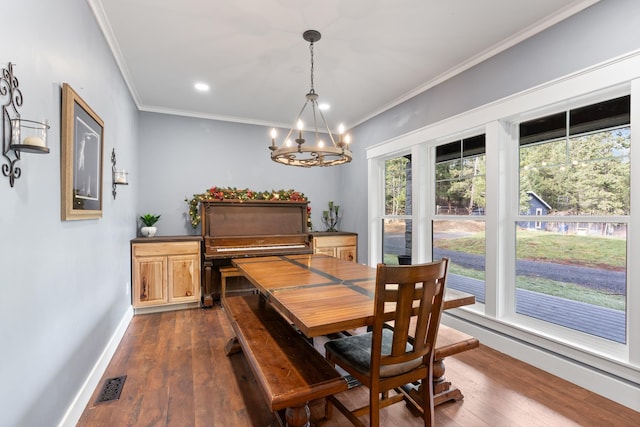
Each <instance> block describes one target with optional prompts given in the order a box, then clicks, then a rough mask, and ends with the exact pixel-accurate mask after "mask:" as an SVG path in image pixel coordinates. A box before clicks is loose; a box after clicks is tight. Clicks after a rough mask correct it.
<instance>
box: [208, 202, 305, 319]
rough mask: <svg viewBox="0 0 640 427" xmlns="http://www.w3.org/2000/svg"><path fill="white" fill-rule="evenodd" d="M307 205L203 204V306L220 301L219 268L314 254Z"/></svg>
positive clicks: (291, 203)
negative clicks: (265, 258)
mask: <svg viewBox="0 0 640 427" xmlns="http://www.w3.org/2000/svg"><path fill="white" fill-rule="evenodd" d="M307 203H308V202H306V201H280V200H251V201H239V200H212V201H202V202H200V217H201V218H202V236H203V241H204V251H203V264H202V272H203V284H202V288H203V289H202V291H203V305H204V306H205V307H208V306H211V305H212V304H213V300H214V299H218V298H220V289H221V288H220V268H221V267H225V266H230V265H231V259H233V258H238V257H255V256H272V255H292V254H309V253H312V252H313V249H312V247H311V241H310V237H309V232H308V228H307ZM233 291H234V290H233V289H230V290H229V292H233ZM238 291H242V289H239V290H238Z"/></svg>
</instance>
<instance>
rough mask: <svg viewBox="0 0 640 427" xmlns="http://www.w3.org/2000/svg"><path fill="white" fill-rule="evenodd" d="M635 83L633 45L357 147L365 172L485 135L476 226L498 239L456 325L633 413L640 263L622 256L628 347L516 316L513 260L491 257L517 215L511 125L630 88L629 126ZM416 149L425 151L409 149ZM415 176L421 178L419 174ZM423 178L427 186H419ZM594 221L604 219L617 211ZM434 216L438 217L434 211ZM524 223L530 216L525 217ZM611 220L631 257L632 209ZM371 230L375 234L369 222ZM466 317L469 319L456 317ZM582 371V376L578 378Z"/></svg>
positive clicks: (639, 92)
mask: <svg viewBox="0 0 640 427" xmlns="http://www.w3.org/2000/svg"><path fill="white" fill-rule="evenodd" d="M639 82H640V50H636V51H634V52H631V53H628V54H626V55H622V56H620V57H617V58H614V59H612V60H610V61H607V62H603V63H601V64H597V65H594V66H592V67H589V68H588V69H585V70H581V71H579V72H576V73H573V74H571V75H568V76H564V77H561V78H558V79H556V80H554V81H551V82H548V83H545V84H542V85H539V86H537V87H534V88H530V89H527V90H524V91H522V92H520V93H518V94H514V95H511V96H509V97H506V98H503V99H500V100H496V101H494V102H492V103H489V104H486V105H484V106H481V107H478V108H475V109H473V110H469V111H466V112H463V113H461V114H458V115H456V116H452V117H449V118H446V119H444V120H441V121H439V122H437V123H433V124H431V125H428V126H425V127H423V128H420V129H416V130H414V131H411V132H407V133H406V134H404V135H400V136H398V137H395V138H392V139H389V140H387V141H384V142H382V143H379V144H376V145H373V146H371V147H369V148H367V150H366V156H367V159H368V160H369V167H370V168H371V167H372V165H377V167H380V166H379V165H380V163H381V162H383V159H385V158H388V156H390V155H392V154H394V153H398V152H407V151H409V150H412V153H414V154H415V156H416V157H415V158H414V157H412V162H415V164H416V165H418V164H420V165H425V164H426V165H429V164H433V161H432V156H433V151H434V149H433V147H434V146H437V145H438V144H441V143H445V142H449V141H450V140H453V139H458V138H459V137H461V135H470V134H478V133H485V134H486V135H487V146H486V153H487V157H488V163H487V196H486V197H487V198H486V200H487V209H488V210H489V211H490V212H491V214H489V215H486V230H485V232H486V233H487V235H492V236H496V235H497V236H498V238H499V240H495V239H493V240H491V239H488V240H487V247H486V251H487V256H486V273H487V274H486V277H485V279H486V283H487V285H488V286H487V293H486V295H485V296H486V303H485V304H484V305H481V304H476V305H475V306H474V307H472V308H470V309H465V310H460V311H459V312H460V313H462V314H459V323H461V324H463V325H466V329H467V330H465V327H462V326H461V327H459V329H461V330H465V332H468V333H472V334H475V333H476V332H477V333H478V334H480V332H479V331H475V329H474V332H470V331H469V330H471V329H473V328H479V329H480V330H482V331H483V332H482V336H479V338H480V339H481V342H484V343H485V344H487V345H489V346H492V347H495V348H496V349H498V350H500V351H504V352H505V353H507V354H512V355H514V356H515V357H519V358H521V359H522V360H524V361H526V362H528V363H531V364H533V365H535V366H538V367H541V368H543V369H545V370H547V371H549V372H551V373H553V374H555V375H558V376H560V377H562V378H565V379H567V380H569V381H572V382H574V383H576V384H579V385H581V386H583V387H585V388H589V389H591V390H592V391H594V392H596V393H599V394H602V395H604V396H606V397H608V398H611V399H613V400H615V401H618V402H620V403H622V404H624V405H627V406H629V407H631V408H633V409H635V410H640V339H639V338H638V331H640V310H638V307H640V298H638V297H639V296H640V289H636V288H637V287H634V286H632V284H633V283H635V282H637V278H638V277H640V264H638V263H632V262H631V261H629V262H628V265H627V274H628V276H627V283H628V284H629V285H628V286H627V308H626V312H627V319H628V320H627V344H620V343H616V342H611V341H609V340H605V339H602V338H598V337H595V336H590V335H588V334H584V333H580V332H577V331H572V330H568V329H567V328H562V327H560V326H557V325H553V324H549V323H548V322H542V321H536V320H532V319H531V318H528V317H526V316H520V315H517V314H515V310H514V304H515V303H514V301H515V298H514V292H515V290H514V284H513V283H512V280H511V278H513V277H515V271H513V270H514V268H515V266H514V263H512V262H506V263H500V262H499V260H500V259H506V258H507V257H508V256H512V255H511V254H513V253H515V230H514V227H513V224H514V223H515V222H516V221H517V220H518V219H519V218H521V215H519V212H518V211H517V204H514V203H512V201H513V200H517V199H518V188H517V179H514V177H517V173H518V171H517V165H518V164H519V163H518V152H517V147H518V145H517V143H514V141H517V138H518V135H517V134H518V126H517V124H518V123H519V121H521V120H526V119H528V118H531V117H534V116H536V115H537V114H544V113H548V112H553V111H556V112H557V111H562V110H563V109H566V108H575V106H577V105H587V104H589V103H595V102H600V101H603V100H606V99H610V98H611V97H618V96H622V95H625V94H629V93H631V99H632V106H631V122H632V123H635V120H634V119H637V118H638V117H640V116H639V110H640V107H639V105H640V83H639ZM636 124H637V123H636ZM636 127H637V126H636ZM635 138H638V135H637V134H636V133H633V132H632V139H633V141H632V145H633V146H635V145H638V144H635V145H634V144H633V142H634V141H635V142H637V141H636V140H635ZM417 147H426V148H427V149H426V150H421V149H416V148H417ZM425 162H426V163H425ZM638 166H640V162H637V161H636V162H635V163H634V162H633V161H632V165H631V182H634V183H637V182H640V168H639V167H638ZM420 176H421V179H422V178H423V176H422V175H420ZM432 181H433V179H432V178H429V179H427V180H426V181H424V182H423V188H421V189H419V190H416V191H414V202H415V201H417V200H418V199H419V197H430V199H427V200H425V201H420V206H422V204H423V203H424V204H425V205H426V206H427V212H425V213H424V214H425V215H426V219H425V221H428V219H429V217H430V216H433V215H430V214H429V208H428V206H430V200H433V197H432V195H429V194H428V193H429V192H430V191H431V192H432V191H433V188H431V187H432V186H433V183H432ZM425 183H429V185H428V186H427V187H425V186H424V184H425ZM375 185H376V184H375V182H374V181H369V194H371V195H374V194H378V193H379V192H380V191H382V190H381V188H383V187H379V188H375ZM378 185H379V184H378ZM631 191H632V194H631V200H632V206H631V212H636V213H637V212H638V211H640V186H636V187H633V188H632V190H631ZM634 196H638V197H634ZM634 206H635V209H634ZM369 208H370V209H376V210H374V211H373V212H370V217H373V216H374V215H379V214H380V212H379V209H380V208H379V207H378V206H375V205H370V206H369ZM414 208H415V206H414ZM414 214H418V218H420V220H422V219H423V218H422V216H421V215H422V213H421V212H420V211H418V212H414ZM603 218H604V219H606V220H607V221H610V220H612V218H614V219H615V218H617V217H603ZM438 219H446V218H445V217H441V216H439V217H438ZM535 219H539V217H536V218H535ZM563 219H571V218H563ZM578 219H584V218H583V217H580V218H578ZM598 219H599V217H590V218H589V220H590V221H597V220H598ZM526 220H531V218H530V217H527V218H526ZM620 220H621V222H625V223H628V228H627V230H628V235H627V245H628V246H627V257H628V259H629V260H632V259H633V257H634V256H637V253H636V252H638V250H639V249H638V248H637V247H636V246H634V242H637V241H640V239H638V233H640V231H639V230H640V215H636V214H634V215H632V216H630V217H620ZM370 231H374V230H373V227H372V224H370ZM422 231H424V229H423V230H422ZM414 237H415V236H414ZM420 238H424V236H420ZM418 241H419V239H416V238H414V245H415V244H416V242H418ZM370 244H371V245H372V246H373V247H371V248H370V252H371V253H374V252H375V251H378V250H379V246H378V245H379V244H380V241H379V240H377V241H376V240H371V241H370ZM505 255H506V256H505ZM634 278H635V279H634ZM465 320H466V321H468V322H470V323H468V324H466V323H464V322H465ZM536 322H537V323H536ZM456 327H457V326H456ZM483 337H484V338H483ZM585 373H589V375H587V376H584V374H585ZM594 378H595V379H594ZM594 384H595V385H594Z"/></svg>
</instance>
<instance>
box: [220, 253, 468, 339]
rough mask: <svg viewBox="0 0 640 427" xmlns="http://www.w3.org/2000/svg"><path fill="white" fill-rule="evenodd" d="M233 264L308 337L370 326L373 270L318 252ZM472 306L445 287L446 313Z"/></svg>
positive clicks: (241, 260)
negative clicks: (450, 310)
mask: <svg viewBox="0 0 640 427" xmlns="http://www.w3.org/2000/svg"><path fill="white" fill-rule="evenodd" d="M232 263H233V265H234V266H235V267H236V268H238V270H239V271H240V272H241V273H242V274H243V275H244V276H245V278H247V279H248V280H249V281H250V282H251V283H252V284H253V285H254V286H255V287H256V288H257V289H258V290H259V291H260V293H261V294H262V295H263V296H264V297H265V298H266V299H267V301H269V302H270V303H271V304H272V305H273V306H274V307H275V308H276V309H277V310H278V311H279V312H280V313H281V314H282V315H283V316H284V317H286V318H287V319H289V320H290V321H291V322H292V323H293V324H294V325H295V326H296V327H297V328H298V329H299V330H300V331H301V332H302V333H303V334H304V335H305V336H307V337H309V338H311V337H315V336H320V335H327V334H331V333H337V332H341V331H345V330H349V329H355V328H359V327H363V326H369V325H372V324H373V308H374V303H373V298H374V294H375V283H376V269H375V268H372V267H368V266H366V265H362V264H357V263H355V262H351V261H345V260H341V259H339V258H335V257H331V256H327V255H320V254H305V255H286V256H270V257H256V258H236V259H234V260H233V261H232ZM474 303H475V297H474V296H473V295H471V294H467V293H464V292H460V291H457V290H455V289H449V288H447V290H446V293H445V297H444V309H445V310H446V309H451V308H456V307H461V306H464V305H470V304H474Z"/></svg>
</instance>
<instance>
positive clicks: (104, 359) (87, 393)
mask: <svg viewBox="0 0 640 427" xmlns="http://www.w3.org/2000/svg"><path fill="white" fill-rule="evenodd" d="M132 318H133V308H132V307H129V308H128V309H127V311H125V313H124V315H123V316H122V319H120V323H119V324H118V327H117V328H116V330H115V331H114V333H113V335H112V336H111V339H110V340H109V342H108V343H107V345H106V347H105V348H104V350H103V351H102V354H101V355H100V357H99V358H98V360H97V361H96V363H95V365H94V366H93V369H91V372H90V373H89V375H88V376H87V379H86V380H85V381H84V384H82V387H80V390H78V393H77V394H76V397H75V398H74V399H73V402H71V405H69V407H68V408H67V411H66V412H65V414H64V416H63V417H62V419H61V420H60V423H59V424H58V427H73V426H75V425H76V424H77V423H78V421H79V420H80V417H81V416H82V413H83V412H84V410H85V408H86V406H87V404H88V403H89V400H90V399H91V396H92V395H93V392H94V391H95V390H96V387H98V384H99V383H100V379H102V375H104V373H105V371H106V370H107V367H108V366H109V362H110V361H111V358H112V357H113V355H114V354H115V352H116V350H117V348H118V345H119V344H120V341H121V340H122V337H124V334H125V332H126V331H127V327H128V326H129V323H131V319H132Z"/></svg>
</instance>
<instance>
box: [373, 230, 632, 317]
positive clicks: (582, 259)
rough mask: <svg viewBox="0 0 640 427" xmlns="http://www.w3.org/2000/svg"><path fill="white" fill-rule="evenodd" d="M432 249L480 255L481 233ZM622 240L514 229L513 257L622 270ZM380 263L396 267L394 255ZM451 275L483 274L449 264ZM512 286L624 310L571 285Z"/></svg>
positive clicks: (524, 282)
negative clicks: (516, 230) (515, 246)
mask: <svg viewBox="0 0 640 427" xmlns="http://www.w3.org/2000/svg"><path fill="white" fill-rule="evenodd" d="M435 246H436V247H439V248H443V249H448V250H452V251H458V252H465V253H471V254H479V255H484V253H485V236H484V233H476V234H471V235H469V236H465V237H456V238H451V239H438V240H437V241H436V242H435ZM626 256H627V251H626V241H625V240H624V239H619V238H606V237H599V236H578V235H562V234H557V233H546V232H540V231H529V230H518V233H517V257H518V259H519V260H530V261H547V262H556V263H564V264H570V265H576V266H583V267H590V268H599V269H604V270H612V271H624V269H625V268H626ZM384 262H385V263H387V264H398V259H397V256H395V255H385V257H384ZM449 271H450V272H451V273H454V274H459V275H461V276H465V277H471V278H474V279H478V280H484V271H477V270H473V269H468V268H463V267H460V266H458V265H456V264H455V263H453V262H452V263H451V265H450V270H449ZM516 281H517V282H516V286H517V287H518V288H520V289H527V290H530V291H534V292H540V293H543V294H547V295H553V296H558V297H562V298H567V299H571V300H574V301H581V302H585V303H588V304H593V305H597V306H601V307H607V308H612V309H616V310H625V307H626V300H625V296H623V295H610V294H607V293H603V292H599V291H595V290H593V289H590V288H586V287H584V286H580V285H576V284H573V283H565V282H557V281H553V280H549V279H544V278H534V277H518V278H517V279H516Z"/></svg>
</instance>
